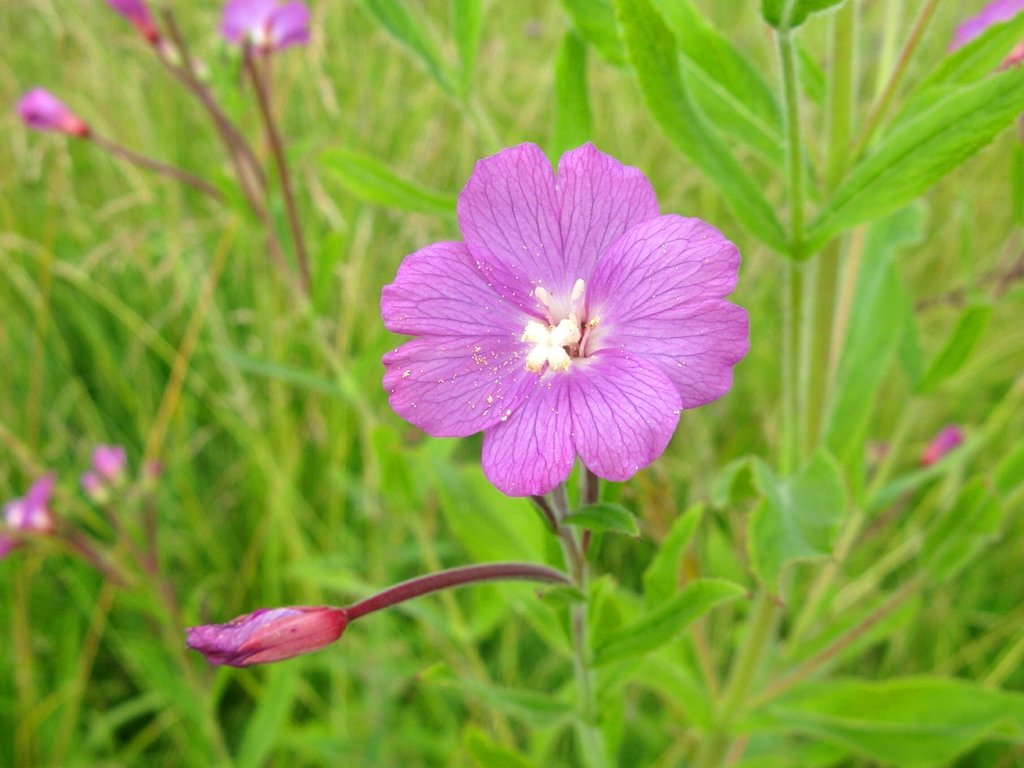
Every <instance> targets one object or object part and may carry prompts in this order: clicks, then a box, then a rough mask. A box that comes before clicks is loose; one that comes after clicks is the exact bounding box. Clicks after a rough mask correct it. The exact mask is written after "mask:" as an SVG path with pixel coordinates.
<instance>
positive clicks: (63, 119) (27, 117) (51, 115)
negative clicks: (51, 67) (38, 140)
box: [18, 88, 89, 139]
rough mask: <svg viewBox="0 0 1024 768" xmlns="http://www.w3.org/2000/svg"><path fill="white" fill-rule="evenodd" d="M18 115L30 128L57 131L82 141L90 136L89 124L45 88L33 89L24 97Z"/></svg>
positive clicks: (20, 102) (19, 103) (19, 104)
mask: <svg viewBox="0 0 1024 768" xmlns="http://www.w3.org/2000/svg"><path fill="white" fill-rule="evenodd" d="M18 114H19V115H20V116H21V119H22V120H23V121H24V122H25V125H27V126H28V127H29V128H35V129H36V130H40V131H57V132H58V133H66V134H68V135H70V136H77V137H79V138H81V139H84V138H86V137H87V136H88V135H89V126H88V124H87V123H86V122H85V121H84V120H83V119H82V118H80V117H78V115H76V114H75V113H73V112H72V111H71V110H70V109H68V108H67V107H66V106H65V105H64V102H62V101H61V100H60V99H58V98H57V97H56V96H54V95H53V94H52V93H50V92H49V91H47V90H46V89H45V88H33V89H32V90H31V91H29V92H28V93H26V94H25V95H24V96H22V97H21V101H19V102H18Z"/></svg>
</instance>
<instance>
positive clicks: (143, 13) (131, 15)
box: [107, 0, 160, 43]
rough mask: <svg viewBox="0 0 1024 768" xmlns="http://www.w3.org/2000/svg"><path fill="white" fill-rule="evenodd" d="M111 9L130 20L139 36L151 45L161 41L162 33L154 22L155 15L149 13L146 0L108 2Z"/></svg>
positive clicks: (108, 0) (112, 0)
mask: <svg viewBox="0 0 1024 768" xmlns="http://www.w3.org/2000/svg"><path fill="white" fill-rule="evenodd" d="M107 2H108V3H109V4H110V7H111V8H113V9H114V10H115V11H116V12H117V13H119V14H121V15H122V16H123V17H124V18H126V19H128V21H130V22H131V23H132V24H134V25H135V28H136V29H137V30H139V34H140V35H142V36H143V37H144V38H146V39H147V40H148V41H149V42H151V43H157V42H159V41H160V32H159V31H158V30H157V28H156V24H155V23H154V22H153V15H152V14H151V13H150V12H149V6H148V5H146V2H145V0H107Z"/></svg>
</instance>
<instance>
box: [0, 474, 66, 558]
mask: <svg viewBox="0 0 1024 768" xmlns="http://www.w3.org/2000/svg"><path fill="white" fill-rule="evenodd" d="M56 482H57V478H56V475H54V474H52V473H50V474H48V475H43V477H41V478H39V479H38V480H36V482H34V483H33V484H32V485H31V486H30V487H29V489H28V492H27V493H26V494H25V495H24V496H22V497H19V498H17V499H12V500H11V501H9V502H7V503H6V504H5V505H4V520H3V521H4V526H5V527H6V528H7V529H8V530H10V531H14V532H17V533H21V534H32V533H37V534H43V535H47V534H51V533H53V532H54V531H55V530H56V529H57V524H56V521H55V520H54V518H53V512H52V511H51V510H50V497H51V496H53V487H54V485H55V484H56ZM17 545H18V540H17V538H15V537H13V536H10V535H8V534H6V533H0V557H3V556H5V555H6V554H7V553H8V552H10V551H11V550H12V549H14V548H15V547H16V546H17Z"/></svg>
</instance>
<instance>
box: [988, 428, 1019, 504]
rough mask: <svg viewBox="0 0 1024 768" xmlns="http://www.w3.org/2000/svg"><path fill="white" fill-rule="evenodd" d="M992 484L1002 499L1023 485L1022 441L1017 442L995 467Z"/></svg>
mask: <svg viewBox="0 0 1024 768" xmlns="http://www.w3.org/2000/svg"><path fill="white" fill-rule="evenodd" d="M993 483H994V484H995V489H996V491H997V492H998V493H999V495H1000V496H1004V497H1005V496H1009V495H1010V494H1011V493H1013V492H1014V491H1016V490H1017V489H1018V488H1019V487H1020V486H1021V485H1022V484H1024V439H1022V440H1018V441H1017V444H1016V445H1015V446H1013V448H1011V449H1010V451H1009V452H1008V453H1007V454H1006V455H1005V456H1003V458H1002V461H1000V462H999V464H997V465H996V470H995V474H994V477H993Z"/></svg>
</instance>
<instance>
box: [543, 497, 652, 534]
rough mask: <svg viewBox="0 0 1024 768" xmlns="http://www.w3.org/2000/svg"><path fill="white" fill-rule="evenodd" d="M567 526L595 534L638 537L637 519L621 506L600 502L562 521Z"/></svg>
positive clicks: (581, 509) (579, 510)
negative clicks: (617, 534)
mask: <svg viewBox="0 0 1024 768" xmlns="http://www.w3.org/2000/svg"><path fill="white" fill-rule="evenodd" d="M562 522H563V523H565V524H566V525H574V526H576V527H577V528H584V529H586V530H588V531H593V532H594V533H606V532H610V533H624V534H626V535H627V536H638V535H639V533H640V532H639V530H637V527H636V518H635V517H633V513H631V512H630V511H629V510H628V509H626V508H625V507H624V506H622V505H621V504H610V503H608V502H604V501H599V502H598V503H596V504H587V505H586V506H583V507H580V508H579V509H578V510H576V511H575V512H573V513H572V514H571V515H566V517H565V519H564V520H563V521H562Z"/></svg>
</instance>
